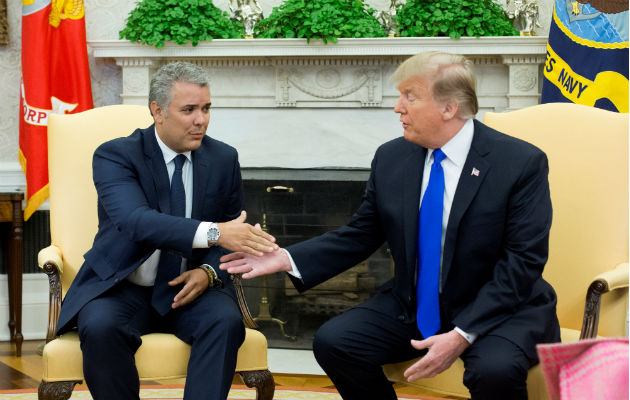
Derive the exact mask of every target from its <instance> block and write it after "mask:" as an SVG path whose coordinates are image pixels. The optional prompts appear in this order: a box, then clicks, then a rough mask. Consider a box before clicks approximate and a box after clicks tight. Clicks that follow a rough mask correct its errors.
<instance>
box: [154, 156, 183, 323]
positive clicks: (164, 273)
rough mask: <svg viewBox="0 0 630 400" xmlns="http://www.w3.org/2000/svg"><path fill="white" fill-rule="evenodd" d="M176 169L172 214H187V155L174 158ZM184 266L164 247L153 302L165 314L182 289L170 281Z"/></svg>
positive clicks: (171, 194)
mask: <svg viewBox="0 0 630 400" xmlns="http://www.w3.org/2000/svg"><path fill="white" fill-rule="evenodd" d="M174 162H175V171H174V172H173V177H172V178H171V192H170V203H171V213H170V214H171V215H174V216H176V217H185V216H186V192H185V190H184V181H183V179H182V169H183V168H184V163H185V162H186V156H185V155H183V154H180V155H178V156H177V157H175V159H174ZM181 266H182V256H181V255H180V254H176V253H174V252H172V251H170V250H166V249H163V250H162V254H161V255H160V262H159V263H158V268H157V274H156V276H155V283H154V284H153V295H152V297H151V304H152V305H153V307H154V308H155V309H156V310H157V311H158V312H159V313H160V314H161V315H165V314H166V313H167V312H168V311H169V310H170V309H171V304H173V299H174V298H175V295H176V294H177V292H178V291H179V290H180V288H178V287H177V286H174V287H171V286H169V285H168V282H169V281H171V280H173V279H175V278H177V277H178V276H179V273H180V270H181Z"/></svg>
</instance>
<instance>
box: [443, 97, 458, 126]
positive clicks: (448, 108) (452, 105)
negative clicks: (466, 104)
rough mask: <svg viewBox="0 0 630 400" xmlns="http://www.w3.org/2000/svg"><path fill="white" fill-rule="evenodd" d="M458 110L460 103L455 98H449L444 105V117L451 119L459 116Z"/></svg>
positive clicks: (447, 119) (446, 119)
mask: <svg viewBox="0 0 630 400" xmlns="http://www.w3.org/2000/svg"><path fill="white" fill-rule="evenodd" d="M458 111H459V103H458V102H457V101H456V100H455V99H449V100H447V101H445V102H444V104H443V105H442V118H443V119H444V120H445V121H450V120H451V119H453V118H455V117H457V112H458Z"/></svg>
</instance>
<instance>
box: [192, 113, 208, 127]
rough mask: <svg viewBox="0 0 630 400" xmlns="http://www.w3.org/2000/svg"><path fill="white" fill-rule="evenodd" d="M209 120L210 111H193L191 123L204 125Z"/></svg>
mask: <svg viewBox="0 0 630 400" xmlns="http://www.w3.org/2000/svg"><path fill="white" fill-rule="evenodd" d="M209 120H210V113H204V112H202V111H197V112H196V113H195V119H194V121H193V123H194V124H195V125H204V124H207V123H208V122H209Z"/></svg>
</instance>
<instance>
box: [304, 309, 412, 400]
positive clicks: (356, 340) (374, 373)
mask: <svg viewBox="0 0 630 400" xmlns="http://www.w3.org/2000/svg"><path fill="white" fill-rule="evenodd" d="M419 337H420V333H419V332H418V329H417V328H416V326H415V325H412V324H404V323H402V322H400V321H399V320H398V319H396V318H395V317H394V316H390V315H385V314H382V313H379V312H376V311H374V310H371V309H367V308H361V307H357V308H353V309H351V310H349V311H347V312H345V313H343V314H341V315H339V316H337V317H335V318H333V319H331V320H329V321H328V322H326V323H325V324H324V325H322V326H321V328H320V329H319V330H318V331H317V333H316V334H315V338H314V340H313V352H314V353H315V358H316V359H317V362H318V363H319V364H320V365H321V367H322V368H323V369H324V371H325V372H326V374H327V375H328V376H329V377H330V379H331V380H332V381H333V383H334V384H335V387H336V388H337V390H338V391H339V393H340V394H341V397H342V398H343V399H345V400H354V399H356V400H365V399H379V400H388V399H396V393H395V391H394V389H393V387H392V384H391V383H390V382H389V381H388V380H387V378H386V377H385V374H384V373H383V370H382V368H381V366H382V365H383V364H388V363H392V362H399V361H404V360H409V359H412V358H414V357H418V356H420V355H421V354H422V352H419V351H418V350H415V349H414V348H413V347H411V344H410V340H411V339H412V338H413V339H418V338H419Z"/></svg>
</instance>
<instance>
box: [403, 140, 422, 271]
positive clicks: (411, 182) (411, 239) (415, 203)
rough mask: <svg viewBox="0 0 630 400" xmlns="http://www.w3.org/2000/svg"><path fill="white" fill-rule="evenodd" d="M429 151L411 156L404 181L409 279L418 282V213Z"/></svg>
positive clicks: (404, 218) (406, 161) (420, 151)
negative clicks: (425, 163) (425, 162)
mask: <svg viewBox="0 0 630 400" xmlns="http://www.w3.org/2000/svg"><path fill="white" fill-rule="evenodd" d="M426 154H427V150H426V149H425V148H423V147H420V146H418V148H417V149H416V150H414V151H412V152H411V154H409V157H407V159H406V160H405V166H404V171H405V172H404V179H403V214H404V215H403V221H404V241H405V260H406V264H407V266H408V273H409V278H410V279H412V281H413V282H415V280H416V269H417V268H416V262H417V258H418V257H417V250H418V249H417V247H418V244H417V242H418V212H419V209H420V190H421V188H422V174H423V171H424V160H425V158H426Z"/></svg>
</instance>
